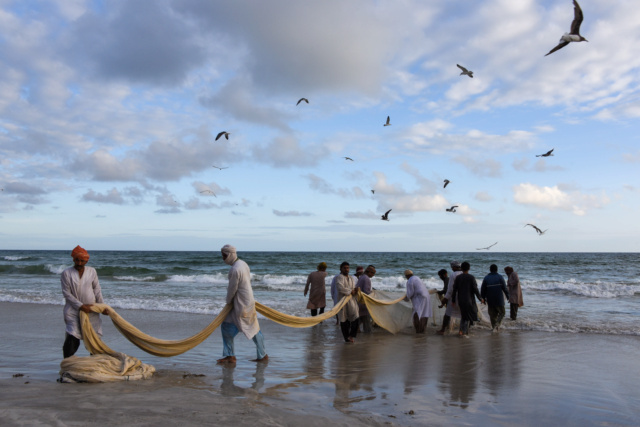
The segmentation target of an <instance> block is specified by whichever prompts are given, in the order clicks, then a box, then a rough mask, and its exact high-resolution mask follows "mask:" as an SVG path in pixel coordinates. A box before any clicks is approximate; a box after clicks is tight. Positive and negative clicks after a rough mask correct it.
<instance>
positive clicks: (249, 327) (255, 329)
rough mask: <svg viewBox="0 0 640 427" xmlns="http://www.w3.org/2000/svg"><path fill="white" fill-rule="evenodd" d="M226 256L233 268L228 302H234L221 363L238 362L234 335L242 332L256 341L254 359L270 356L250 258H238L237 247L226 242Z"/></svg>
mask: <svg viewBox="0 0 640 427" xmlns="http://www.w3.org/2000/svg"><path fill="white" fill-rule="evenodd" d="M221 252H222V259H223V260H224V262H225V264H228V265H230V266H231V268H230V269H229V287H228V288H227V304H231V303H233V309H232V310H231V312H230V313H229V315H228V316H227V318H226V319H224V322H223V323H222V326H221V329H222V342H223V346H224V349H223V351H222V356H224V357H223V358H222V359H218V363H236V356H235V352H234V347H233V339H234V338H235V336H236V335H238V332H242V333H243V334H244V335H245V336H246V337H247V338H248V339H252V340H253V342H254V343H255V344H256V351H257V358H256V359H255V360H253V362H266V361H267V360H269V356H267V352H266V351H265V349H264V336H263V335H262V332H260V325H259V324H258V313H256V305H255V300H254V299H253V290H252V289H251V271H250V270H249V266H248V265H247V263H246V262H244V261H242V260H241V259H238V255H237V254H236V248H235V247H233V246H231V245H224V246H223V247H222V249H221Z"/></svg>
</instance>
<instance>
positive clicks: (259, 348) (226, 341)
mask: <svg viewBox="0 0 640 427" xmlns="http://www.w3.org/2000/svg"><path fill="white" fill-rule="evenodd" d="M221 329H222V345H223V347H224V348H223V350H222V357H227V356H235V355H236V353H235V351H234V347H233V339H234V338H235V336H236V335H238V332H240V331H239V330H238V327H237V326H236V325H235V324H233V323H229V322H222V326H221ZM253 342H254V343H255V344H256V354H257V357H256V359H262V358H263V357H264V356H266V355H267V352H266V350H265V349H264V335H262V331H258V333H257V334H256V335H255V336H254V337H253Z"/></svg>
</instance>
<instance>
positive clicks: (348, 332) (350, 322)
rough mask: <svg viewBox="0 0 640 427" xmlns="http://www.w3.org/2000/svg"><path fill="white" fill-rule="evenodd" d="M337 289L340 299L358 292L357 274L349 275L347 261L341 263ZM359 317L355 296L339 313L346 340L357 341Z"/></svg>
mask: <svg viewBox="0 0 640 427" xmlns="http://www.w3.org/2000/svg"><path fill="white" fill-rule="evenodd" d="M336 289H337V291H338V300H341V299H342V298H344V297H346V296H349V295H355V294H357V293H358V290H357V289H356V278H355V276H350V275H349V263H348V262H346V261H345V262H343V263H342V264H340V274H339V275H338V278H337V280H336ZM359 317H360V311H359V310H358V301H357V300H356V299H355V298H351V299H350V300H349V302H348V303H347V305H345V306H344V308H343V309H342V310H340V313H338V320H339V321H340V329H341V330H342V336H343V337H344V341H345V342H350V343H352V342H354V341H355V339H356V336H357V335H358V318H359Z"/></svg>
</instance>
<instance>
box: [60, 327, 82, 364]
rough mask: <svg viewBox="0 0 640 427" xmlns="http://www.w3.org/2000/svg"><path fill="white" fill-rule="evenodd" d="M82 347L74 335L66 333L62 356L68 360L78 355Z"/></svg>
mask: <svg viewBox="0 0 640 427" xmlns="http://www.w3.org/2000/svg"><path fill="white" fill-rule="evenodd" d="M79 347H80V340H79V339H78V338H76V337H74V336H73V335H69V334H67V333H65V338H64V344H62V355H63V356H64V358H65V359H66V358H67V357H71V356H73V355H74V354H76V351H78V348H79Z"/></svg>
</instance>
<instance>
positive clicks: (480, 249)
mask: <svg viewBox="0 0 640 427" xmlns="http://www.w3.org/2000/svg"><path fill="white" fill-rule="evenodd" d="M497 244H498V242H495V243H494V244H493V245H490V246H487V247H486V248H477V249H476V250H477V251H482V250H485V249H486V250H489V249H490V248H492V247H493V246H495V245H497Z"/></svg>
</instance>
